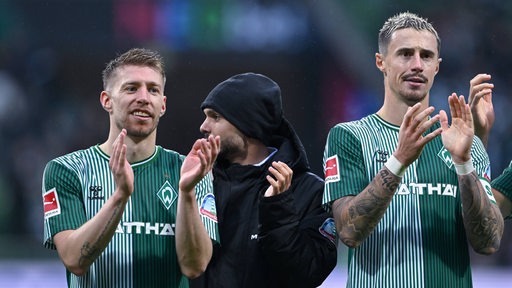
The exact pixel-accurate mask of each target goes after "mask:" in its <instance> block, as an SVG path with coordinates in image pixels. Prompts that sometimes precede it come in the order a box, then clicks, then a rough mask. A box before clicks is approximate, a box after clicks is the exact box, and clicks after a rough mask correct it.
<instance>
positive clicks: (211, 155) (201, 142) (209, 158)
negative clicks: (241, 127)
mask: <svg viewBox="0 0 512 288" xmlns="http://www.w3.org/2000/svg"><path fill="white" fill-rule="evenodd" d="M193 147H194V148H193V149H195V150H196V153H197V156H198V158H199V160H200V163H201V167H203V168H205V169H206V170H207V171H208V170H210V169H211V167H212V165H213V163H214V162H215V160H216V159H217V155H219V151H220V136H212V135H210V136H208V139H198V140H196V143H194V146H193Z"/></svg>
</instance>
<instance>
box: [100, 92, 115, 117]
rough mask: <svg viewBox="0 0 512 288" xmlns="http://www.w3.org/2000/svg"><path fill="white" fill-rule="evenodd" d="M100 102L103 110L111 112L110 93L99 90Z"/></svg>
mask: <svg viewBox="0 0 512 288" xmlns="http://www.w3.org/2000/svg"><path fill="white" fill-rule="evenodd" d="M100 103H101V106H103V109H105V111H107V112H108V113H111V112H112V99H111V98H110V95H109V94H108V92H107V91H101V94H100Z"/></svg>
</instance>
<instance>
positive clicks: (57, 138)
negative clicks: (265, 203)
mask: <svg viewBox="0 0 512 288" xmlns="http://www.w3.org/2000/svg"><path fill="white" fill-rule="evenodd" d="M401 11H410V12H414V13H418V14H419V15H420V16H423V17H426V18H428V19H429V20H430V21H431V22H433V24H434V26H435V27H436V29H437V30H438V32H439V34H440V37H441V41H442V42H441V57H442V58H443V61H442V63H441V68H440V72H439V73H438V75H437V77H436V80H435V83H434V86H433V89H432V90H431V95H430V97H431V103H432V104H433V105H434V106H435V107H436V110H437V111H438V110H440V109H445V110H446V109H448V107H447V106H448V105H447V97H448V95H449V94H450V93H451V92H457V93H459V94H462V95H465V96H467V93H468V90H469V81H470V79H471V78H472V77H473V76H475V75H476V74H478V73H489V74H491V75H492V81H491V82H492V83H494V85H495V89H494V93H493V101H494V108H495V111H496V122H495V125H494V128H493V130H492V135H491V139H490V143H489V149H488V151H489V155H490V158H491V164H492V175H493V176H497V175H498V174H500V173H501V171H502V170H503V169H504V168H505V167H506V166H508V163H509V162H510V161H511V160H512V144H511V141H512V133H511V132H512V117H508V115H507V110H508V109H511V108H512V96H511V94H512V93H511V91H512V70H511V69H509V68H510V67H511V65H512V56H511V54H510V52H509V51H510V48H511V47H512V2H510V1H500V0H466V1H440V0H433V1H405V0H404V1H388V0H381V1H377V0H358V1H349V0H306V1H295V0H288V1H285V0H283V1H272V0H260V1H257V0H219V1H209V0H0V135H1V136H0V148H1V151H2V153H0V259H9V258H29V257H46V256H47V255H48V254H47V252H46V251H45V250H44V248H42V244H41V239H42V230H43V227H42V223H43V221H42V217H43V213H42V198H41V177H42V172H43V169H44V165H45V164H46V162H48V161H49V160H50V159H52V158H54V157H56V156H59V155H62V154H65V153H68V152H71V151H73V150H76V149H82V148H87V147H89V146H91V145H94V144H96V143H100V142H102V141H104V140H105V139H106V137H107V128H108V117H107V114H106V112H105V111H103V110H102V108H101V106H100V103H99V93H100V92H101V90H102V83H101V71H102V69H103V68H104V65H105V63H106V62H108V60H110V59H111V58H113V57H114V56H115V55H116V54H119V53H122V52H124V51H126V50H127V49H129V48H131V47H146V48H150V49H155V50H158V51H159V52H160V53H161V54H162V55H163V56H164V57H165V59H166V64H167V73H168V75H167V85H166V90H165V92H166V93H165V94H166V95H167V96H168V100H167V105H168V112H167V115H166V116H165V117H164V118H163V119H162V121H163V123H162V124H161V125H160V126H159V127H160V128H159V139H158V141H157V142H158V144H160V145H162V146H164V147H166V148H170V149H173V150H176V151H178V152H180V153H183V154H184V153H186V152H188V147H190V145H191V143H192V142H193V141H194V139H196V138H197V137H201V135H200V134H199V125H200V124H201V122H202V120H203V115H202V112H201V111H200V109H199V105H200V103H201V101H202V99H203V98H204V97H205V96H206V94H207V93H208V91H210V90H211V89H212V88H213V86H214V85H215V83H218V82H220V81H222V80H224V79H226V78H228V77H229V76H231V75H234V74H237V73H241V72H247V71H253V72H258V73H263V74H266V75H268V76H270V77H271V78H273V79H274V80H276V82H278V83H279V84H280V86H281V89H282V93H283V101H284V102H286V103H285V104H284V107H285V113H286V114H287V118H289V119H290V121H291V122H292V123H294V125H295V126H296V129H297V131H298V133H299V135H300V136H301V137H302V139H303V142H304V145H305V146H306V150H307V152H308V154H309V157H310V159H311V165H312V168H313V170H314V171H315V172H316V173H318V174H319V175H322V174H323V172H322V151H323V145H324V144H325V138H326V136H327V132H328V130H329V128H330V127H332V126H333V125H334V124H335V123H338V122H341V121H347V120H353V119H356V118H360V117H361V116H363V115H366V114H369V113H372V112H375V111H376V110H377V109H378V108H379V107H380V105H381V104H382V99H383V88H382V87H383V84H382V75H381V74H380V72H379V71H378V70H377V68H375V57H374V54H375V52H377V34H378V31H379V29H380V27H381V25H382V23H383V22H384V21H385V19H387V18H388V17H389V16H391V15H394V14H396V13H398V12H401ZM511 222H512V221H511ZM440 245H442V243H440ZM474 262H476V263H477V264H482V265H495V266H508V265H512V228H511V224H510V222H507V225H506V230H505V235H504V238H503V241H502V247H501V250H500V251H499V252H498V253H497V254H496V255H493V256H490V257H483V256H478V255H474Z"/></svg>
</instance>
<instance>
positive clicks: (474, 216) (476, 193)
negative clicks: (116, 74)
mask: <svg viewBox="0 0 512 288" xmlns="http://www.w3.org/2000/svg"><path fill="white" fill-rule="evenodd" d="M458 178H459V189H460V193H461V201H462V209H463V215H464V226H465V227H466V233H467V235H468V239H469V242H470V243H471V245H472V246H473V249H474V250H475V251H476V252H478V253H482V254H492V253H494V252H495V251H497V250H498V249H499V246H500V241H501V236H502V234H503V225H504V224H503V217H502V216H501V213H500V211H499V208H498V207H497V206H496V205H494V204H493V203H491V201H490V200H489V198H488V197H487V195H486V192H485V191H484V188H483V186H482V185H481V183H480V180H479V179H478V176H477V174H476V173H475V172H472V173H470V174H468V175H459V176H458Z"/></svg>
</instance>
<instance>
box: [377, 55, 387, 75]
mask: <svg viewBox="0 0 512 288" xmlns="http://www.w3.org/2000/svg"><path fill="white" fill-rule="evenodd" d="M375 66H377V68H378V69H379V70H380V72H382V73H384V76H386V62H385V61H384V55H382V54H380V53H375Z"/></svg>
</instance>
